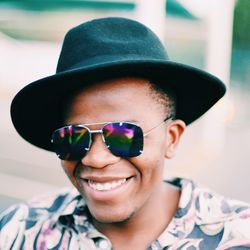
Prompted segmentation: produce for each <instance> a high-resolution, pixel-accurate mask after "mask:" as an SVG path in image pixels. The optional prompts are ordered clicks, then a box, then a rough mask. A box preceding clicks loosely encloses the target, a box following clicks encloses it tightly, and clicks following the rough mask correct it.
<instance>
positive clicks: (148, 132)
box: [143, 116, 172, 137]
mask: <svg viewBox="0 0 250 250" xmlns="http://www.w3.org/2000/svg"><path fill="white" fill-rule="evenodd" d="M170 120H172V116H168V117H167V118H165V119H164V120H163V122H161V123H160V124H158V125H156V126H155V127H153V128H151V129H150V130H148V131H147V132H146V133H144V134H143V136H144V137H145V136H147V135H148V134H150V133H151V132H152V131H153V130H154V129H157V128H159V127H160V126H161V125H163V124H164V123H166V122H167V121H170Z"/></svg>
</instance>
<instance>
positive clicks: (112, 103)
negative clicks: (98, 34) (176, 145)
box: [62, 78, 173, 223]
mask: <svg viewBox="0 0 250 250" xmlns="http://www.w3.org/2000/svg"><path fill="white" fill-rule="evenodd" d="M163 110H164V109H163V107H161V104H159V103H158V102H157V101H156V100H154V99H153V98H152V95H151V94H150V90H149V84H148V82H147V80H144V79H140V78H120V79H115V80H110V81H106V82H104V83H101V84H100V83H97V84H95V85H93V86H91V87H89V88H88V89H85V90H84V91H83V92H81V93H79V94H78V95H77V96H76V97H75V98H74V99H73V102H72V104H71V108H70V112H69V114H68V116H67V121H66V122H67V124H88V123H101V122H110V121H131V122H134V123H137V124H138V125H139V126H140V127H141V128H142V130H143V131H147V130H149V129H151V128H153V127H154V126H156V125H158V124H160V123H161V122H162V121H163V120H164V118H165V117H166V115H167V114H164V112H163ZM101 126H102V125H91V126H89V127H90V129H100V128H101ZM169 126H170V127H171V123H170V124H167V125H165V124H164V125H163V126H161V127H159V128H157V129H155V130H154V131H153V132H152V133H150V134H149V135H147V136H145V137H144V149H143V153H142V154H141V155H139V156H137V157H131V158H127V159H125V158H121V157H118V156H115V155H113V154H112V153H111V152H110V151H109V150H108V149H107V147H106V146H105V144H104V143H103V140H102V135H101V134H94V135H92V136H93V137H92V140H93V141H92V145H91V148H90V150H89V151H88V153H87V154H86V156H85V157H83V158H82V160H81V161H78V162H77V161H62V166H63V168H64V170H65V172H66V174H67V175H68V177H69V178H70V180H71V182H72V183H73V185H74V186H75V187H76V188H77V189H78V191H79V192H80V194H81V195H82V196H83V197H84V199H85V201H86V203H87V206H88V208H89V210H90V213H91V214H92V216H93V217H94V218H95V219H96V220H97V221H99V222H106V223H110V222H121V221H125V220H127V219H129V218H130V217H132V216H135V215H136V214H137V213H138V212H139V211H143V210H145V211H146V210H147V209H148V208H149V207H150V204H152V203H154V202H156V201H157V200H158V199H161V195H162V193H164V192H163V190H164V187H163V186H164V184H163V182H162V174H163V167H164V159H165V156H166V155H168V154H167V152H168V150H171V142H172V141H173V138H171V132H169V129H168V128H169ZM170 155H171V154H170ZM170 157H171V156H170ZM170 157H169V158H170ZM100 187H101V188H100ZM102 187H103V188H102ZM105 187H108V190H98V189H105ZM110 188H111V189H110Z"/></svg>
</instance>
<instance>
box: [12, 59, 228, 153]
mask: <svg viewBox="0 0 250 250" xmlns="http://www.w3.org/2000/svg"><path fill="white" fill-rule="evenodd" d="M120 76H139V77H144V78H148V79H150V80H152V81H154V82H155V83H156V84H158V85H160V86H161V88H162V89H163V90H164V89H169V88H170V89H172V90H173V91H174V93H175V95H176V98H177V112H176V118H177V119H181V120H183V121H184V122H185V123H186V124H187V125H188V124H190V123H192V122H193V121H194V120H196V119H197V118H199V117H200V116H201V115H203V114H204V113H205V112H206V111H207V110H208V109H209V108H211V107H212V106H213V105H214V104H215V103H216V102H217V101H218V100H219V99H220V98H221V97H222V96H223V95H224V94H225V91H226V87H225V85H224V84H223V82H222V81H221V80H219V79H218V78H216V77H215V76H213V75H211V74H209V73H207V72H205V71H202V70H199V69H197V68H193V67H191V66H188V65H184V64H180V63H176V62H172V61H166V60H124V61H116V62H114V61H113V62H109V63H103V64H94V65H92V66H88V67H86V66H81V65H79V66H78V68H77V69H73V70H68V71H64V72H62V73H58V74H55V75H52V76H49V77H46V78H43V79H40V80H38V81H35V82H33V83H30V84H29V85H27V86H26V87H24V88H23V89H22V90H21V91H20V92H19V93H18V94H17V95H16V96H15V98H14V99H13V101H12V104H11V118H12V122H13V124H14V126H15V128H16V130H17V131H18V133H19V134H20V135H21V136H22V137H23V138H24V139H25V140H27V141H28V142H30V143H31V144H33V145H35V146H38V147H40V148H43V149H46V150H49V151H53V147H52V144H51V134H52V132H53V131H54V130H55V129H57V128H58V127H60V126H62V125H63V124H62V123H63V120H62V114H61V110H62V104H63V102H64V101H65V100H66V98H67V97H68V96H69V95H70V94H71V93H73V92H74V91H76V90H78V89H82V88H84V87H86V86H88V85H89V84H90V83H91V82H94V81H100V80H104V79H109V78H115V77H120ZM94 122H96V121H94Z"/></svg>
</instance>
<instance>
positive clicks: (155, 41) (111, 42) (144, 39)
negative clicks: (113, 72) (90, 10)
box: [57, 17, 168, 73]
mask: <svg viewBox="0 0 250 250" xmlns="http://www.w3.org/2000/svg"><path fill="white" fill-rule="evenodd" d="M122 60H168V56H167V53H166V50H165V48H164V46H163V45H162V43H161V41H160V40H159V38H158V37H157V36H156V35H155V34H154V33H153V32H152V31H151V30H150V29H149V28H147V27H146V26H144V25H143V24H141V23H139V22H137V21H134V20H130V19H126V18H116V17H112V18H101V19H95V20H93V21H89V22H87V23H83V24H81V25H79V26H76V27H75V28H73V29H71V30H69V32H68V33H67V34H66V36H65V38H64V42H63V46H62V50H61V54H60V57H59V60H58V65H57V73H59V72H63V71H66V70H70V69H76V68H77V66H78V65H79V67H82V66H89V67H91V65H95V64H97V63H100V62H102V63H105V62H112V61H113V62H115V61H122Z"/></svg>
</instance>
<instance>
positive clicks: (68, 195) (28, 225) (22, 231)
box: [0, 189, 77, 249]
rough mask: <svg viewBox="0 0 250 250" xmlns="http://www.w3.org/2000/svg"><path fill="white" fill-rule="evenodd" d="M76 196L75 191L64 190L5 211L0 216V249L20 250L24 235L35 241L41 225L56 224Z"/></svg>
mask: <svg viewBox="0 0 250 250" xmlns="http://www.w3.org/2000/svg"><path fill="white" fill-rule="evenodd" d="M76 194H77V193H76V192H75V190H70V189H64V190H62V191H61V192H59V193H57V194H53V195H49V196H43V197H42V196H40V197H36V198H34V199H32V200H31V201H29V202H27V203H21V204H17V205H14V206H11V207H10V208H8V209H7V210H5V211H4V212H3V213H2V214H1V215H0V249H12V248H13V246H15V247H16V248H15V247H14V248H15V249H22V245H23V244H24V239H25V235H26V236H27V233H28V234H29V233H30V234H32V237H33V239H35V238H36V235H38V234H39V231H40V229H41V225H42V224H43V223H45V222H47V223H49V224H52V223H53V222H56V221H57V219H58V217H59V216H60V214H61V213H62V211H64V209H65V208H67V205H68V204H69V203H70V202H71V201H72V199H74V197H76ZM26 238H27V237H26ZM31 249H32V248H31Z"/></svg>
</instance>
